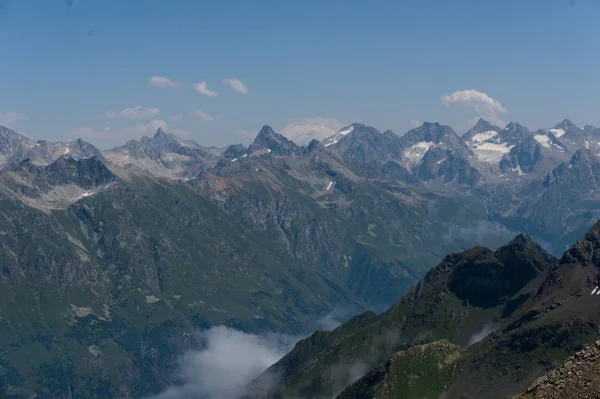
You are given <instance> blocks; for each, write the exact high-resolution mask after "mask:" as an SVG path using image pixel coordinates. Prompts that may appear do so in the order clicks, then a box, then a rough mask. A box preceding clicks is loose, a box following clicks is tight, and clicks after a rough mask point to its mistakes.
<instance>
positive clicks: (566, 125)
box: [554, 118, 579, 130]
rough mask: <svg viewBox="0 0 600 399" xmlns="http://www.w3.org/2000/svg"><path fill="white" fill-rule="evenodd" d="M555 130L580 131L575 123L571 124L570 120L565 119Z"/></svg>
mask: <svg viewBox="0 0 600 399" xmlns="http://www.w3.org/2000/svg"><path fill="white" fill-rule="evenodd" d="M554 129H564V130H571V129H574V130H579V128H578V127H577V126H576V125H575V124H574V123H573V122H571V121H570V120H569V119H566V118H565V119H563V120H562V121H560V122H559V123H557V124H556V125H555V126H554Z"/></svg>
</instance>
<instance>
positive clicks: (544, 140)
mask: <svg viewBox="0 0 600 399" xmlns="http://www.w3.org/2000/svg"><path fill="white" fill-rule="evenodd" d="M533 138H534V139H535V141H537V142H538V143H540V145H541V146H542V147H546V148H550V147H551V145H550V137H548V136H546V135H545V134H536V135H534V136H533Z"/></svg>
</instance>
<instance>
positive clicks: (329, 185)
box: [327, 181, 333, 190]
mask: <svg viewBox="0 0 600 399" xmlns="http://www.w3.org/2000/svg"><path fill="white" fill-rule="evenodd" d="M331 186H333V182H332V181H330V182H329V184H328V185H327V190H329V189H330V188H331Z"/></svg>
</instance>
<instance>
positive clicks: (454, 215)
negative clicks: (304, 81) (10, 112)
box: [0, 120, 600, 398]
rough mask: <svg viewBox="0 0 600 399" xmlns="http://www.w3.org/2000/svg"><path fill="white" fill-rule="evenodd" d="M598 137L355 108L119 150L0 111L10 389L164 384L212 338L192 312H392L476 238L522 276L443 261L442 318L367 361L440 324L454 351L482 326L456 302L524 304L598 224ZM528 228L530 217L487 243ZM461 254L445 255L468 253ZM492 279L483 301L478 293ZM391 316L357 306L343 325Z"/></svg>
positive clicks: (144, 388)
mask: <svg viewBox="0 0 600 399" xmlns="http://www.w3.org/2000/svg"><path fill="white" fill-rule="evenodd" d="M296 133H298V132H296ZM303 137H304V136H303ZM599 153H600V130H599V129H597V128H594V127H591V126H586V127H585V128H583V129H579V128H577V127H576V126H575V125H573V124H572V123H571V122H570V121H568V120H565V121H563V122H561V123H559V124H558V125H556V126H555V127H554V128H551V129H545V130H537V131H536V132H531V131H530V130H529V129H527V128H526V127H524V126H522V125H519V124H517V123H511V124H509V125H507V126H506V127H505V128H500V127H495V126H493V125H491V124H489V123H488V122H486V121H483V120H480V121H479V122H478V123H477V124H476V125H475V126H474V127H473V128H472V129H471V130H469V131H468V132H466V133H465V134H463V135H459V134H457V133H456V132H455V131H454V130H453V129H451V128H450V127H448V126H443V125H440V124H438V123H425V124H423V125H422V126H420V127H418V128H415V129H413V130H411V131H409V132H407V133H406V134H404V135H402V136H399V135H396V134H395V133H393V132H391V131H385V132H383V133H381V132H379V131H378V130H377V129H375V128H373V127H370V126H365V125H362V124H352V125H349V126H347V127H343V128H341V129H340V130H339V131H338V132H337V133H335V134H333V135H332V136H331V137H328V138H326V139H324V140H323V141H318V140H312V141H310V142H308V144H306V145H298V144H296V143H295V142H293V141H292V140H290V139H288V138H286V137H285V136H283V135H281V134H279V133H276V132H274V131H273V130H272V129H271V128H270V127H268V126H265V127H263V128H262V129H261V130H260V132H258V134H257V136H256V138H255V140H254V141H253V143H252V144H251V145H249V146H244V145H239V144H238V145H231V146H229V147H226V148H222V149H216V148H209V147H203V146H201V145H199V144H197V143H195V142H193V141H189V140H183V139H181V138H179V137H177V136H175V135H173V134H170V133H166V132H164V131H162V130H161V129H159V130H158V131H157V132H156V134H155V135H154V136H153V137H143V138H142V139H140V140H131V141H129V142H128V143H126V144H125V145H123V146H121V147H118V148H114V149H111V150H106V151H100V150H99V149H97V148H96V147H94V146H93V145H92V144H90V143H87V142H85V141H83V140H75V141H70V142H64V143H62V142H56V143H53V142H47V141H34V140H31V139H29V138H27V137H25V136H23V135H20V134H19V133H17V132H15V131H13V130H11V129H8V128H5V127H0V276H1V278H0V311H1V313H0V314H1V315H2V317H1V318H0V342H1V343H2V345H1V346H0V348H1V349H0V392H1V391H2V390H3V391H4V394H5V395H6V396H7V397H14V398H21V397H30V396H31V395H34V394H35V395H37V396H38V397H58V398H68V397H115V396H118V397H123V398H128V397H140V396H143V395H147V394H151V393H155V392H158V391H160V390H161V389H163V388H164V387H165V386H167V385H169V384H171V383H172V382H173V378H174V377H173V375H172V374H171V373H169V370H171V369H172V368H173V365H174V364H175V362H176V359H177V356H178V355H179V354H181V353H182V352H183V351H184V350H186V349H189V348H197V347H199V345H201V343H200V342H198V340H197V338H196V335H195V334H194V331H195V330H196V329H198V328H207V327H210V326H214V325H219V324H225V325H227V326H230V327H234V328H237V329H240V330H243V331H247V332H256V333H261V332H267V331H273V330H277V331H282V332H289V333H301V334H306V333H309V332H312V331H314V329H315V328H316V325H317V324H316V322H317V320H318V319H319V318H320V317H322V316H324V315H326V314H327V313H329V312H330V311H331V310H333V309H339V308H344V310H345V312H346V313H348V314H358V313H361V312H363V311H365V310H368V309H372V310H374V311H375V312H383V311H385V310H386V309H387V308H388V307H389V306H390V305H392V304H394V303H395V302H396V301H397V300H398V298H400V297H401V296H402V295H403V294H405V293H406V292H407V291H409V290H410V289H411V286H413V285H414V284H415V283H416V282H417V281H418V280H419V279H420V278H421V277H423V276H430V275H431V273H432V272H429V274H426V273H428V271H429V270H430V269H431V268H432V267H433V266H435V265H436V264H437V263H438V262H439V261H440V260H441V259H446V260H445V261H444V262H446V261H447V258H444V257H445V256H446V254H448V253H456V252H457V251H464V250H469V249H470V248H473V247H476V246H477V245H481V246H486V247H489V248H492V250H483V249H478V250H476V251H475V252H474V253H472V254H471V252H469V254H471V255H472V256H475V257H479V258H482V259H485V262H487V263H486V264H489V265H501V266H502V267H500V269H501V270H497V269H494V268H492V269H491V270H490V271H489V273H490V275H493V276H496V275H497V274H498V275H501V276H502V278H507V279H508V280H509V281H507V282H504V283H503V284H505V285H502V286H501V287H488V286H485V288H482V287H481V286H478V285H477V279H474V281H475V282H474V285H473V286H471V285H469V286H465V287H460V284H459V285H456V284H457V283H456V281H459V280H461V279H464V276H463V277H461V278H454V279H453V278H452V277H451V276H448V277H447V280H443V281H442V280H439V281H438V283H436V284H441V285H440V287H439V289H440V290H452V291H451V292H452V293H453V295H455V296H456V298H459V299H456V301H455V302H456V303H455V302H453V303H452V309H450V308H448V309H447V311H448V312H450V313H449V315H451V316H449V315H448V314H446V313H444V314H440V317H442V318H443V319H447V318H448V317H450V319H448V320H447V322H446V324H445V325H444V327H443V331H444V333H439V334H437V335H436V334H434V335H432V336H431V334H430V335H427V334H425V335H424V336H423V337H420V335H422V334H424V333H423V331H426V330H427V329H428V328H430V327H431V323H432V322H431V321H428V320H425V319H419V317H416V316H415V317H416V319H415V320H418V322H416V321H415V323H414V325H415V326H420V327H419V330H418V331H417V330H414V331H413V332H412V333H410V334H412V335H411V339H410V340H407V339H406V338H405V337H406V336H403V337H400V338H398V339H395V340H391V341H390V342H391V343H392V344H390V345H392V346H390V347H389V348H385V350H381V351H379V350H378V351H376V355H373V356H374V357H373V358H372V359H370V360H369V362H368V366H369V367H371V366H373V367H375V366H377V365H378V364H379V363H381V362H383V361H384V360H386V358H389V357H390V356H391V355H392V353H390V350H391V349H394V350H401V349H402V350H410V348H412V347H413V346H412V345H414V344H418V343H420V344H423V345H428V344H430V342H429V341H431V339H430V338H431V337H433V338H435V339H438V340H439V339H447V340H448V342H449V343H448V344H443V345H442V346H441V348H442V352H443V353H445V354H448V353H450V356H454V355H452V350H451V349H449V348H452V346H451V345H466V343H465V341H466V342H467V343H468V341H469V339H470V338H469V337H468V335H469V334H474V332H473V331H471V330H461V329H460V328H458V327H456V326H454V327H453V325H454V324H456V323H459V322H458V321H456V320H462V319H461V317H463V316H461V315H462V314H463V313H465V312H466V313H468V315H467V316H464V318H465V320H463V321H462V322H461V323H467V324H469V323H471V322H470V321H469V320H471V319H470V317H471V316H469V315H471V314H475V315H477V317H481V318H483V319H485V320H488V319H489V320H494V318H498V317H501V316H502V313H503V312H504V311H505V309H506V308H507V307H509V308H510V306H513V307H515V306H516V307H518V306H521V304H520V302H519V301H520V299H518V298H521V299H522V298H525V297H524V296H523V297H521V296H520V295H521V294H519V292H521V291H522V290H523V289H525V288H524V287H525V286H527V284H533V283H531V281H533V280H535V281H537V280H536V279H540V278H542V277H541V276H545V275H546V274H547V273H548V270H549V269H551V268H552V267H553V266H552V265H554V264H555V260H554V259H553V258H552V255H549V254H548V253H550V254H553V255H555V256H558V255H560V254H561V252H563V251H564V250H565V249H566V248H567V247H569V246H571V245H572V244H573V242H575V240H577V239H578V238H579V237H580V236H581V235H583V234H584V233H585V232H586V231H587V230H588V229H589V228H590V226H592V225H593V223H594V222H595V220H596V219H597V218H598V214H599V213H600V207H599V206H598V204H599V202H598V201H599V198H598V189H599V188H600V187H599V186H598V183H597V179H598V176H599V172H600V164H599V162H600V161H599V159H598V157H597V156H598V154H599ZM517 232H525V233H526V234H528V235H527V236H519V237H520V238H518V239H517V240H516V241H513V242H512V243H511V244H510V245H509V246H508V247H502V248H503V249H498V250H496V251H494V249H496V248H498V247H500V245H502V244H504V243H506V242H508V241H509V240H510V238H511V237H514V236H515V235H516V233H517ZM529 236H531V237H532V238H533V239H535V240H538V241H539V242H540V243H541V245H542V246H543V247H544V249H541V247H539V246H538V245H537V244H535V245H534V244H533V242H532V241H531V239H530V238H529ZM517 247H518V248H521V247H524V248H528V251H531V253H532V254H533V255H532V259H534V260H535V261H534V262H533V263H531V264H529V263H528V264H527V265H528V266H527V268H526V271H527V272H526V273H525V271H520V270H521V269H518V272H516V271H515V272H514V273H513V272H507V270H512V269H510V267H512V266H511V265H513V263H511V262H513V261H514V259H512V258H511V256H513V257H514V256H516V257H519V256H520V255H515V253H517V252H518V251H516V249H515V248H517ZM470 251H473V250H470ZM499 251H500V252H499ZM471 255H469V256H471ZM465 256H466V258H465V259H462V260H460V259H458V260H454V261H448V262H451V264H455V263H457V262H458V263H461V262H463V263H465V262H466V264H470V263H469V262H471V263H473V262H475V261H473V259H471V258H469V256H467V255H465ZM479 258H478V259H479ZM519 265H521V264H519ZM465 267H466V269H464V270H463V269H460V270H462V271H463V272H464V273H466V274H465V276H467V277H468V276H469V273H471V272H472V270H471V269H470V268H469V267H467V266H465ZM490 267H491V266H490ZM520 267H521V266H519V268H520ZM438 268H439V266H438ZM446 268H450V266H449V264H448V265H447V266H446ZM433 270H436V269H433ZM460 270H459V271H460ZM502 270H504V271H502ZM456 273H458V271H457V272H456ZM502 273H504V274H502ZM520 273H524V275H521V274H520ZM511 274H516V275H515V276H512V275H511ZM427 278H428V277H425V281H427ZM531 279H533V280H531ZM484 280H485V279H484ZM513 280H514V281H513ZM453 281H454V282H453ZM523 284H525V285H523ZM492 285H493V284H492ZM417 287H418V286H417ZM412 290H413V291H414V290H415V288H413V289H412ZM413 291H410V292H413ZM481 293H483V294H486V295H483V296H485V297H486V298H487V294H489V296H490V298H487V299H485V300H486V301H487V302H485V303H483V304H482V303H476V301H477V299H475V302H473V298H474V297H477V298H478V297H479V296H481V295H480V294H481ZM413 294H414V295H417V293H413ZM473 295H474V297H473ZM515 295H517V297H514V296H515ZM523 295H525V294H523ZM417 296H419V295H417ZM508 297H510V298H513V297H514V298H513V299H511V300H512V301H513V302H507V301H509V300H508V299H507V298H508ZM509 303H510V304H512V305H509ZM423 304H424V305H423V306H430V304H429V301H426V302H423ZM425 304H427V305H425ZM459 305H460V306H459ZM394 306H397V305H394ZM403 306H404V305H403ZM406 306H408V305H406ZM411 306H412V305H411ZM515 311H516V310H511V312H509V313H510V314H509V315H506V316H505V317H512V316H510V315H512V314H513V313H514V312H515ZM389 312H390V310H388V311H386V312H384V313H382V314H383V315H386V314H389ZM443 312H445V310H444V311H443ZM461 312H462V313H461ZM507 312H508V310H507ZM381 317H382V316H376V313H366V314H363V315H362V316H360V317H358V318H356V319H353V321H350V322H349V323H350V324H348V325H344V326H345V327H344V328H343V329H342V331H344V333H343V334H354V333H355V332H356V331H355V330H356V329H360V328H362V326H363V325H365V324H369V323H371V322H373V320H381ZM407 317H409V316H408V314H407ZM411 317H412V316H411ZM432 317H434V318H436V317H437V316H432ZM490 317H491V319H490ZM483 319H482V320H483ZM498 320H500V319H498ZM502 320H504V319H502ZM378 323H383V322H382V321H380V322H378ZM428 323H429V324H428ZM473 323H474V324H473V325H472V328H473V329H476V328H480V327H481V325H480V323H479V324H478V323H476V322H473ZM494 323H496V321H494ZM459 324H460V323H459ZM411 325H412V324H411ZM469 325H471V324H469ZM373 328H374V327H373ZM459 330H460V331H459ZM336 331H338V330H336ZM448 331H450V332H452V334H450V333H448V334H446V333H447V332H448ZM332 334H333V333H332ZM335 334H339V332H337V333H335ZM394 334H396V333H394ZM453 334H454V335H453ZM461 334H462V335H461ZM328 339H329V338H327V340H328ZM331 339H333V340H334V341H335V340H339V339H341V338H340V337H337V336H335V335H334V338H331ZM328 342H329V341H328ZM336 342H337V341H336ZM450 343H451V344H450ZM409 344H410V345H411V346H410V347H409V346H408V345H409ZM315 345H317V346H319V345H321V343H320V342H315ZM328 345H329V344H328ZM432 348H433V349H434V350H437V349H436V348H437V347H436V346H433V347H432ZM313 349H314V348H313ZM311 350H312V349H311ZM569 350H570V349H569ZM374 353H375V352H374ZM411 353H412V352H411ZM33 354H35V356H32V355H33ZM406 356H412V355H411V354H410V353H407V354H406ZM444 356H445V355H444ZM401 358H402V356H401ZM284 359H285V358H284ZM278 367H279V366H278ZM107 370H112V371H111V372H110V373H109V372H107ZM367 371H368V368H365V367H363V366H361V365H358V366H357V367H356V368H355V372H354V374H357V375H362V374H363V373H364V372H367ZM465 375H466V374H465ZM302 379H303V380H304V379H305V377H304V376H303V377H302ZM309 379H310V378H309ZM309 379H307V381H308V380H309ZM342 380H343V381H344V383H345V382H348V381H349V380H348V378H342V379H341V380H340V381H342ZM292 385H293V384H292ZM342 385H344V384H343V383H340V384H338V385H336V387H338V388H340V389H342V388H344V387H345V386H342ZM286 386H287V385H286ZM282 389H283V388H282ZM285 389H287V388H285ZM294 389H295V388H294ZM482 389H483V388H482ZM311 392H312V391H311ZM315 392H320V391H319V390H318V389H316V390H315ZM329 393H331V392H328V394H329ZM336 393H337V392H336Z"/></svg>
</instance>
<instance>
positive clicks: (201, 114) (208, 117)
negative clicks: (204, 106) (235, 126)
mask: <svg viewBox="0 0 600 399" xmlns="http://www.w3.org/2000/svg"><path fill="white" fill-rule="evenodd" d="M194 116H195V117H196V118H200V119H202V120H203V121H216V120H219V119H220V117H219V116H218V115H211V114H209V113H206V112H203V111H200V110H195V111H194Z"/></svg>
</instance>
